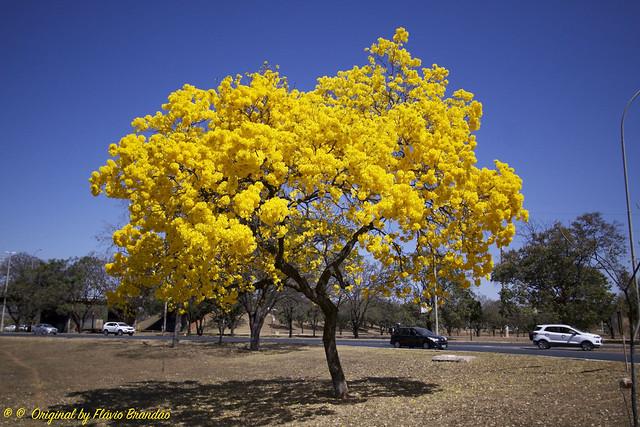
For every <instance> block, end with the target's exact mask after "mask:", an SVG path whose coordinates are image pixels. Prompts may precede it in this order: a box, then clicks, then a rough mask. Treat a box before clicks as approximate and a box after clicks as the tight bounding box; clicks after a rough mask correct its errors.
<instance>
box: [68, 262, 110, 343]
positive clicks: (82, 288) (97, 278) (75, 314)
mask: <svg viewBox="0 0 640 427" xmlns="http://www.w3.org/2000/svg"><path fill="white" fill-rule="evenodd" d="M105 263H106V261H105V260H104V259H101V258H99V257H97V256H95V255H87V256H84V257H82V258H79V259H72V260H69V265H68V268H67V270H66V275H67V286H66V290H65V301H61V303H60V304H59V305H58V311H59V312H62V313H64V314H67V315H68V316H69V317H70V318H71V320H72V321H73V323H74V326H75V329H76V331H77V332H81V331H82V328H83V326H84V324H85V322H86V320H87V319H88V318H89V317H90V315H92V314H97V313H96V312H95V310H96V308H97V307H98V306H99V305H105V304H106V294H107V292H108V291H111V290H113V289H115V287H116V282H115V281H114V280H113V278H111V277H110V276H109V275H107V272H106V270H105V268H104V265H105Z"/></svg>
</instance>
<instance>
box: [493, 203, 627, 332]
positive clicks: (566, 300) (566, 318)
mask: <svg viewBox="0 0 640 427" xmlns="http://www.w3.org/2000/svg"><path fill="white" fill-rule="evenodd" d="M623 243H624V238H623V237H622V235H621V234H620V231H619V230H618V227H617V226H616V225H615V224H610V223H607V222H606V221H604V220H603V219H602V216H601V215H600V214H597V213H596V214H585V215H582V216H580V217H578V218H577V219H576V220H574V221H573V222H572V223H571V224H570V225H569V226H563V225H562V224H560V223H556V224H554V225H553V226H551V227H549V228H546V229H544V230H540V231H533V232H531V233H530V234H529V236H528V238H527V242H526V244H525V245H524V246H523V247H522V248H520V249H518V250H513V251H509V252H506V253H505V254H504V256H503V259H502V261H501V262H500V264H498V265H497V266H496V269H495V270H494V273H493V280H495V281H497V282H500V283H502V284H503V285H504V286H505V287H506V288H505V289H503V291H502V293H501V298H502V299H503V303H505V304H507V305H508V306H510V307H511V311H513V309H515V308H517V306H518V305H527V306H529V307H531V308H533V309H535V310H536V311H537V314H536V316H535V320H534V321H537V322H550V323H552V322H561V323H569V324H572V325H575V326H577V327H584V328H587V327H589V326H592V325H594V324H596V323H599V322H600V321H601V320H606V319H607V318H608V317H609V316H610V315H611V312H612V310H613V298H614V295H613V294H612V293H611V292H610V285H609V283H608V281H607V277H606V276H605V274H604V273H603V272H602V271H601V269H602V263H601V262H600V261H599V259H600V258H599V257H598V254H599V253H602V254H606V256H607V257H608V260H609V261H608V262H609V263H611V265H614V264H615V265H618V264H619V261H620V257H621V256H622V255H623V254H624V249H623V246H622V244H623ZM514 304H515V306H514Z"/></svg>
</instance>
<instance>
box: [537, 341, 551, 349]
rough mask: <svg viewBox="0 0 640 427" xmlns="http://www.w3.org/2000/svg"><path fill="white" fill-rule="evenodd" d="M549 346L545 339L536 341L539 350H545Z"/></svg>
mask: <svg viewBox="0 0 640 427" xmlns="http://www.w3.org/2000/svg"><path fill="white" fill-rule="evenodd" d="M549 347H551V346H550V345H549V343H548V342H547V341H545V340H540V341H538V348H539V349H540V350H547V349H549Z"/></svg>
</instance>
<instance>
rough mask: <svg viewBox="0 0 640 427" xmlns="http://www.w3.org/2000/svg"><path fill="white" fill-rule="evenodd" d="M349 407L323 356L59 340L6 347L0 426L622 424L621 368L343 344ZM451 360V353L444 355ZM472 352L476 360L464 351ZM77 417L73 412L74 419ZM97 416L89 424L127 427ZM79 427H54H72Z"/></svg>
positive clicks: (13, 342)
mask: <svg viewBox="0 0 640 427" xmlns="http://www.w3.org/2000/svg"><path fill="white" fill-rule="evenodd" d="M339 352H340V355H341V359H342V363H343V367H344V369H345V373H346V375H347V379H348V381H349V386H350V391H351V393H350V394H351V398H350V399H348V400H346V401H336V400H335V399H333V398H332V397H331V382H330V380H329V374H328V370H327V367H326V362H325V359H324V352H323V350H322V348H320V347H306V346H286V345H276V344H267V345H265V346H264V350H263V351H261V352H259V353H254V352H249V351H248V350H246V348H245V345H233V344H223V345H222V346H219V345H217V344H209V343H181V344H180V347H179V348H177V349H171V348H169V347H167V345H166V344H165V343H161V342H157V341H153V342H152V341H149V342H145V341H138V340H127V339H116V338H114V339H113V340H103V339H102V340H92V339H87V340H84V339H74V340H65V339H57V338H53V339H52V338H19V339H17V338H0V378H2V384H1V385H0V409H2V410H5V408H12V409H13V411H14V412H15V411H16V410H17V409H18V408H25V409H26V415H25V416H24V418H22V419H21V420H20V421H17V420H16V419H15V414H14V415H13V416H11V417H8V418H4V417H3V418H0V423H4V424H7V425H46V421H42V420H40V421H34V420H31V419H30V418H31V414H32V411H33V410H34V409H36V408H39V409H40V410H43V411H44V410H49V411H73V410H74V409H76V411H79V410H80V409H83V411H84V412H86V413H90V414H92V415H93V414H94V413H95V411H96V410H98V409H100V408H102V409H105V410H109V411H112V412H117V411H125V412H126V411H128V410H129V409H130V408H134V409H135V410H137V411H153V410H156V409H162V410H169V411H170V412H171V417H170V419H169V420H155V421H153V422H149V420H146V421H131V420H130V421H129V422H128V424H129V425H136V424H137V425H167V426H169V425H185V426H191V425H224V426H244V425H296V426H297V425H322V426H325V425H340V426H350V425H353V426H359V425H366V426H391V425H393V426H394V427H395V426H411V425H425V424H434V425H446V426H467V425H468V426H476V425H484V426H533V425H548V426H573V425H575V426H588V425H597V426H621V425H625V423H627V413H626V410H625V407H624V402H623V395H622V394H621V392H620V390H619V388H618V380H619V379H620V378H621V377H623V376H624V364H622V363H616V362H593V361H581V360H572V359H556V358H549V357H533V356H519V355H518V356H515V355H498V354H489V353H477V354H475V356H477V359H476V360H474V361H473V362H471V363H435V362H431V357H432V356H433V355H435V354H443V352H435V351H429V350H422V349H398V350H396V349H391V348H389V349H380V348H358V347H348V346H342V347H339ZM449 353H453V354H455V352H447V354H449ZM465 354H471V353H465ZM76 418H77V413H76ZM125 421H126V418H125V419H122V420H110V419H104V418H102V419H100V418H96V419H93V420H91V421H90V422H89V423H88V424H87V425H114V426H115V425H118V426H119V425H127V422H125ZM75 424H80V422H79V421H78V420H77V419H76V420H75V421H65V422H54V423H52V425H75Z"/></svg>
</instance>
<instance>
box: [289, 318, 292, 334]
mask: <svg viewBox="0 0 640 427" xmlns="http://www.w3.org/2000/svg"><path fill="white" fill-rule="evenodd" d="M292 336H293V320H289V338H291V337H292Z"/></svg>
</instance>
